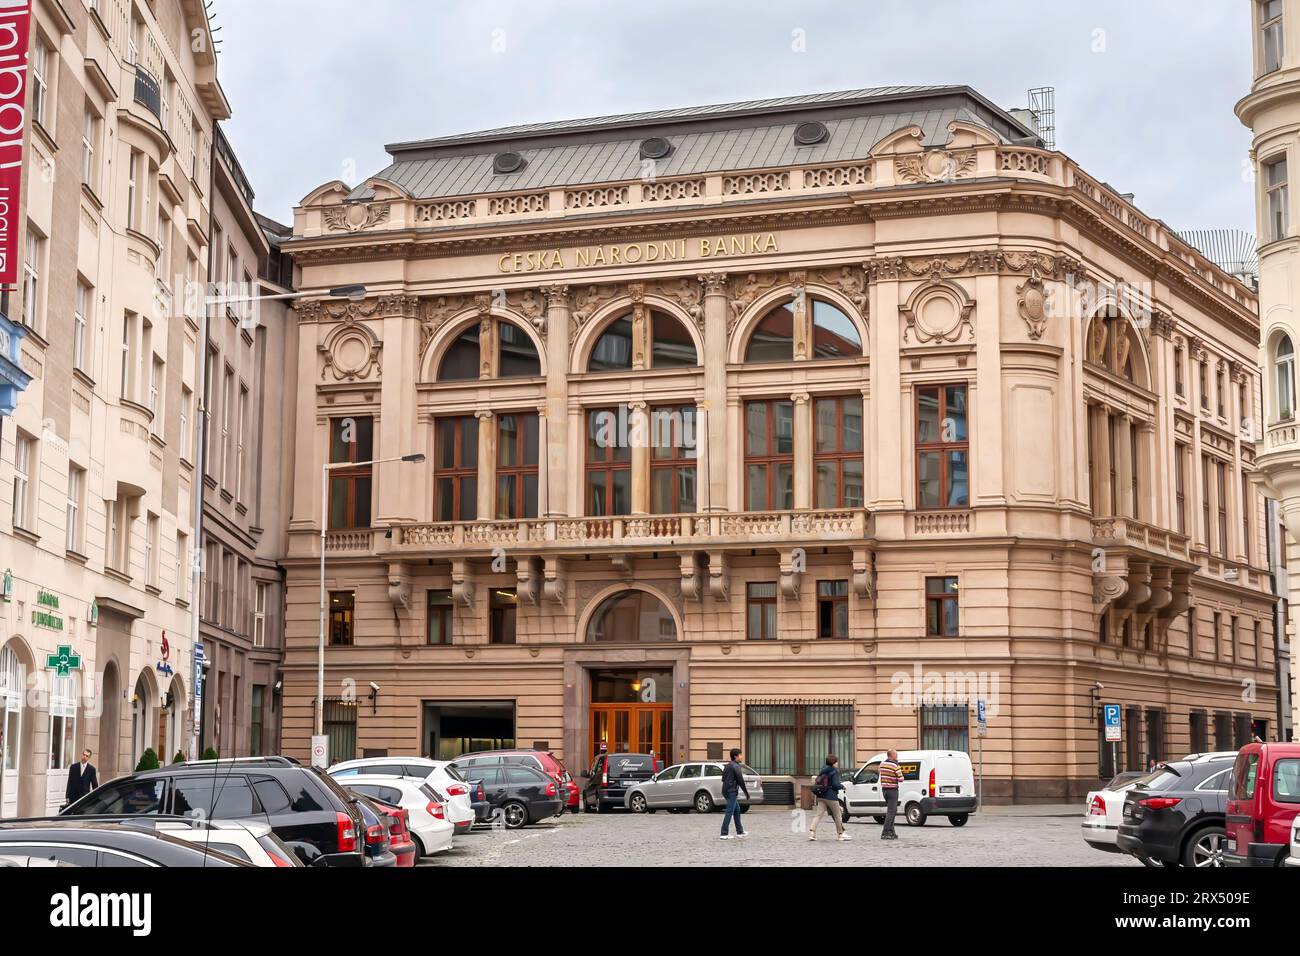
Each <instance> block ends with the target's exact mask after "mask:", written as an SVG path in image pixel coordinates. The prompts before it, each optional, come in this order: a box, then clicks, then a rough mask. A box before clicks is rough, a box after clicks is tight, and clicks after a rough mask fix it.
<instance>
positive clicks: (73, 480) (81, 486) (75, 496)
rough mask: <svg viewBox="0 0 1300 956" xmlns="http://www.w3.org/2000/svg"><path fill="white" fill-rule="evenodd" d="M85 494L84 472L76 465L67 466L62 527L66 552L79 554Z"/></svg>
mask: <svg viewBox="0 0 1300 956" xmlns="http://www.w3.org/2000/svg"><path fill="white" fill-rule="evenodd" d="M85 494H86V471H85V469H84V468H78V467H77V466H76V465H69V466H68V508H67V522H66V524H65V527H64V542H63V546H64V548H65V549H66V550H68V551H74V552H77V553H80V552H81V542H82V521H81V516H82V512H83V508H84V502H85Z"/></svg>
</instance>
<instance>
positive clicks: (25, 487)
mask: <svg viewBox="0 0 1300 956" xmlns="http://www.w3.org/2000/svg"><path fill="white" fill-rule="evenodd" d="M35 471H36V439H35V438H29V437H28V436H26V435H24V434H23V433H22V432H19V433H18V439H17V441H16V443H15V445H14V497H13V526H14V527H15V528H24V529H26V530H29V531H30V530H32V526H33V525H34V524H35V523H36V522H35V510H36V509H35V507H34V494H33V491H32V479H33V478H34V477H35Z"/></svg>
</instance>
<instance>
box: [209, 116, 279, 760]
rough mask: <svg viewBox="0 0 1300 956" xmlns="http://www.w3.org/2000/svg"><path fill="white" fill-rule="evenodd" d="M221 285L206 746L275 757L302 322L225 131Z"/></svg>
mask: <svg viewBox="0 0 1300 956" xmlns="http://www.w3.org/2000/svg"><path fill="white" fill-rule="evenodd" d="M216 147H217V148H216V150H215V157H216V162H215V166H214V169H215V173H216V176H215V180H216V189H215V191H214V200H215V207H214V211H213V226H212V239H211V242H212V256H213V258H212V287H213V290H214V295H215V296H217V297H220V298H222V299H224V300H227V301H223V302H219V303H217V304H216V305H215V306H214V308H213V310H212V312H211V313H210V314H209V319H208V348H207V355H206V359H205V361H206V363H207V364H206V367H205V368H204V370H203V375H202V381H203V393H204V400H203V407H204V409H205V411H206V429H205V432H204V436H205V445H204V452H203V523H202V533H201V538H202V541H201V545H200V546H201V548H202V562H203V565H202V567H203V573H202V584H201V588H200V590H201V595H200V603H199V609H200V625H199V626H200V638H201V642H202V644H203V651H204V659H205V660H206V662H207V666H206V670H205V674H204V685H205V686H204V688H203V690H202V693H201V703H200V715H201V716H200V728H199V745H198V749H199V751H200V752H204V751H206V750H207V748H209V747H211V748H212V749H213V750H215V751H216V752H217V753H218V754H220V755H221V756H223V757H224V756H229V757H235V756H248V755H259V754H267V753H276V752H277V751H278V749H279V733H278V713H279V710H278V701H277V700H276V699H275V697H274V695H275V686H276V682H277V680H278V679H279V678H278V664H279V658H280V650H281V647H282V644H283V640H282V634H281V630H282V622H283V620H284V618H283V614H282V612H281V608H282V605H283V602H284V590H283V586H282V582H281V573H280V569H279V566H278V564H277V563H276V559H277V558H279V557H281V556H282V555H283V554H284V533H285V529H286V528H287V527H288V520H289V518H288V507H287V498H288V488H289V481H290V477H291V475H292V461H293V447H294V442H293V434H292V430H291V429H286V428H285V425H286V424H291V423H288V422H286V415H287V409H290V408H292V405H293V395H294V389H293V384H292V383H293V371H294V369H293V366H294V363H295V362H296V361H297V347H296V334H297V326H296V324H295V323H294V321H293V319H292V312H291V306H290V303H289V301H288V300H285V299H269V300H262V301H256V300H258V299H261V297H265V296H285V295H289V294H291V287H292V283H293V273H292V264H291V263H289V262H288V260H287V259H286V258H285V257H284V256H282V255H281V254H280V252H279V243H280V241H281V237H282V234H283V232H284V231H285V227H283V226H280V225H278V224H276V223H274V222H271V221H270V220H267V219H264V218H263V217H261V216H259V215H258V214H257V213H256V212H255V211H254V208H253V202H254V194H253V189H252V187H251V185H250V184H249V181H248V178H247V176H246V175H245V174H244V171H243V169H242V167H241V166H240V165H239V160H238V159H237V158H236V157H235V154H234V152H233V150H232V149H231V148H230V144H229V143H228V142H227V141H226V139H225V136H224V135H223V134H221V132H220V131H218V134H217V138H216Z"/></svg>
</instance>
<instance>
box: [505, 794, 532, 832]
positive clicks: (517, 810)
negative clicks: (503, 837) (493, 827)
mask: <svg viewBox="0 0 1300 956" xmlns="http://www.w3.org/2000/svg"><path fill="white" fill-rule="evenodd" d="M501 817H502V819H503V820H505V822H506V829H507V830H518V829H519V828H520V827H521V826H523V825H524V824H525V823H527V822H528V808H527V807H525V806H524V805H523V804H522V803H518V802H517V801H514V800H511V801H510V802H509V803H507V804H506V805H505V806H503V807H502V808H501Z"/></svg>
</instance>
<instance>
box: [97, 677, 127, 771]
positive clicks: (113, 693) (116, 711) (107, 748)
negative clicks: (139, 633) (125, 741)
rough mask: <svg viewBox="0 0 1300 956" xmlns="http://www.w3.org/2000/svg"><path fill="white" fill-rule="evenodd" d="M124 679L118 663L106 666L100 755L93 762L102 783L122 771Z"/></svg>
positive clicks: (101, 716) (101, 715) (100, 716)
mask: <svg viewBox="0 0 1300 956" xmlns="http://www.w3.org/2000/svg"><path fill="white" fill-rule="evenodd" d="M121 721H122V677H121V675H120V674H118V672H117V662H116V661H109V662H108V663H107V664H106V665H104V708H103V712H102V713H101V714H100V715H99V753H98V754H97V755H96V757H95V758H94V759H93V760H92V761H91V762H92V763H94V764H95V766H96V767H97V768H98V769H99V779H100V780H101V781H105V780H112V779H113V778H114V777H116V776H117V775H118V774H119V773H121V772H122V770H121V769H120V768H119V767H118V760H119V759H120V757H121V749H122V723H121Z"/></svg>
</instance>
